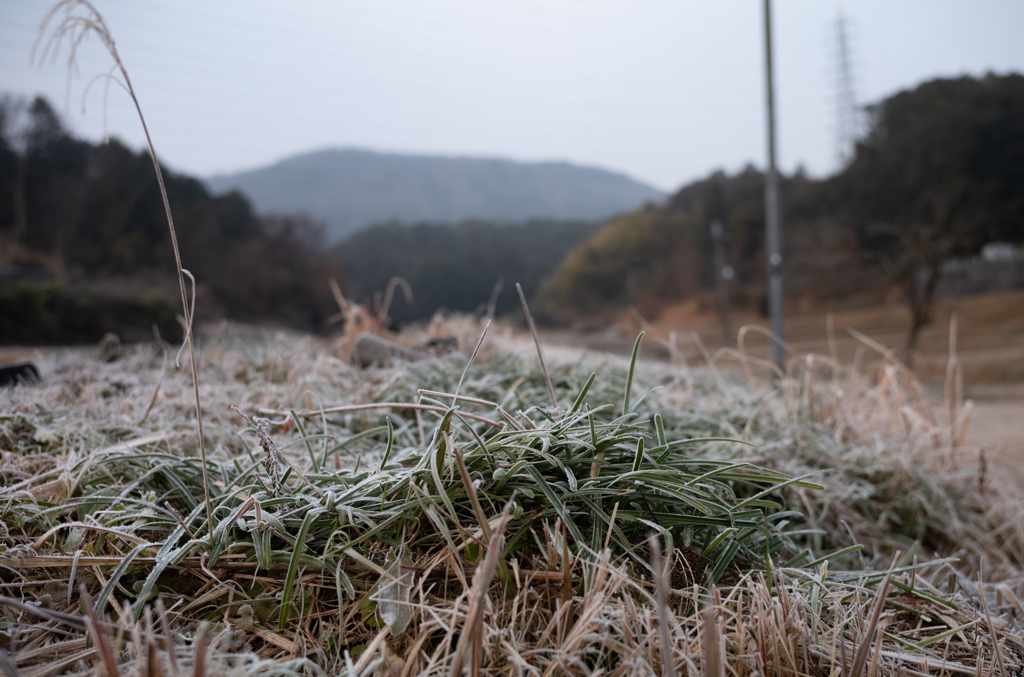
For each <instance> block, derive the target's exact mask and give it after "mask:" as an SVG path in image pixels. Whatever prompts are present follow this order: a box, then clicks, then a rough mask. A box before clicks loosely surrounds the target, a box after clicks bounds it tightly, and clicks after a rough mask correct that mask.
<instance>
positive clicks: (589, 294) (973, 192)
mask: <svg viewBox="0 0 1024 677" xmlns="http://www.w3.org/2000/svg"><path fill="white" fill-rule="evenodd" d="M867 112H868V114H869V119H870V126H869V130H868V132H867V134H866V135H865V136H864V137H863V138H861V139H860V140H859V142H858V143H857V145H856V149H855V153H854V155H853V158H852V160H851V161H850V162H849V164H847V166H845V167H844V168H843V169H842V170H841V171H839V172H837V173H836V174H834V175H833V176H829V177H826V178H824V179H812V178H809V177H807V176H805V175H803V174H801V173H798V174H796V175H792V176H784V177H782V203H783V212H784V222H785V231H784V253H783V260H784V262H785V263H784V265H785V276H786V289H787V295H788V296H789V297H790V299H791V301H795V302H796V303H797V304H810V303H814V302H817V301H821V300H823V299H831V300H837V299H838V300H846V301H847V302H857V301H858V300H865V299H870V298H875V299H876V300H877V299H878V298H879V297H880V296H884V295H887V294H889V292H890V291H891V290H896V291H898V293H899V294H900V295H901V297H902V298H903V300H904V301H905V302H906V304H907V306H908V308H909V310H910V313H911V331H910V336H909V337H908V347H912V346H913V343H914V340H915V339H916V332H917V331H918V330H919V329H920V327H921V326H923V325H924V324H926V323H927V322H928V321H929V319H930V315H929V311H930V307H931V304H932V301H933V299H934V293H935V289H936V286H937V283H938V281H939V279H940V277H941V272H942V266H943V264H944V263H945V262H946V261H949V260H950V259H951V258H953V257H964V256H972V255H975V254H977V253H978V252H979V251H980V250H981V248H982V247H983V246H984V245H986V244H987V243H993V242H1005V243H1011V244H1015V245H1020V244H1021V243H1022V242H1024V77H1021V76H1020V75H1016V74H1011V75H1004V76H997V75H987V76H985V77H982V78H973V77H961V78H953V79H939V80H933V81H930V82H926V83H923V84H921V85H919V86H917V87H915V88H913V89H910V90H905V91H901V92H898V93H897V94H895V95H893V96H891V97H889V98H887V99H885V100H883V101H881V102H880V103H878V104H877V105H874V106H872V107H870V108H869V110H868V111H867ZM764 183H765V181H764V175H763V174H762V173H761V172H759V171H758V170H756V169H754V168H752V167H748V168H747V169H745V170H743V171H741V172H739V173H737V174H734V175H732V176H729V175H726V174H724V173H722V172H716V173H714V174H712V175H711V176H709V177H708V178H706V179H703V180H700V181H696V182H694V183H692V184H689V185H687V186H684V187H683V188H682V189H680V190H679V191H678V192H676V193H675V194H674V195H673V196H671V197H670V198H669V200H668V201H667V203H666V204H665V206H663V207H651V208H647V209H642V210H639V211H636V212H633V213H631V214H627V215H624V216H622V217H619V218H618V219H615V220H613V221H612V222H611V223H609V224H608V225H607V226H605V227H604V228H603V229H602V230H601V231H599V232H598V233H596V234H595V235H594V236H593V237H592V238H590V239H589V240H587V241H586V242H584V243H581V244H580V245H579V246H578V247H577V248H576V249H574V250H573V251H572V252H571V253H570V254H569V255H568V256H567V257H566V259H565V260H564V261H563V262H562V263H561V264H560V265H559V267H558V269H557V270H556V271H555V272H554V273H553V274H552V276H551V277H550V278H549V279H547V280H545V282H544V283H543V284H542V288H541V289H540V291H539V299H538V303H537V307H538V313H539V315H540V316H541V317H542V318H544V319H547V320H549V321H551V320H554V319H561V320H562V321H565V320H567V319H574V318H573V315H575V318H586V317H591V318H593V317H594V316H596V315H599V314H600V313H601V312H602V311H607V310H608V309H614V308H621V307H623V306H625V305H627V304H630V305H634V306H636V307H637V308H638V309H639V310H640V311H641V312H642V313H645V314H647V315H652V316H653V315H656V314H657V313H658V311H659V309H660V308H662V307H664V306H665V305H666V304H667V303H669V302H671V301H675V300H679V299H681V298H688V297H689V298H693V297H702V296H704V297H706V296H707V295H708V292H709V291H710V290H711V289H712V288H713V286H714V283H715V275H716V271H715V269H714V265H713V263H712V261H713V257H712V256H711V249H712V243H711V234H710V224H711V223H712V222H714V221H716V220H718V221H720V222H721V223H722V224H723V226H724V230H725V233H726V261H727V262H728V263H729V265H730V266H731V267H732V268H733V270H734V271H735V277H734V279H733V280H732V284H731V285H730V286H731V290H732V291H731V294H732V296H733V300H734V302H737V303H741V304H743V303H746V304H749V305H753V306H760V305H762V304H763V299H764V289H765V268H766V263H765V251H764Z"/></svg>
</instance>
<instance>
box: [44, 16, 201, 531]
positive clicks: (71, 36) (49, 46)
mask: <svg viewBox="0 0 1024 677" xmlns="http://www.w3.org/2000/svg"><path fill="white" fill-rule="evenodd" d="M79 10H82V11H83V13H84V14H80V13H77V12H78V11H79ZM61 15H63V16H62V18H61V19H60V20H59V22H58V23H57V25H56V26H55V27H54V28H53V31H52V33H50V35H49V37H48V38H46V40H45V42H43V47H42V52H41V53H40V55H39V61H40V63H42V62H45V61H46V60H47V58H48V57H51V56H52V58H53V59H56V58H57V54H58V52H59V50H60V46H61V44H62V43H64V42H65V41H66V42H67V46H68V61H67V68H68V79H69V82H70V78H71V73H72V72H73V71H74V70H75V68H76V66H77V56H78V49H79V47H80V46H81V44H82V42H83V41H85V39H86V38H87V37H88V36H89V35H95V36H96V37H97V38H99V40H100V42H101V43H103V46H104V47H105V48H106V50H107V52H108V53H109V54H110V57H111V58H112V59H113V60H114V67H113V68H112V69H111V71H112V72H111V73H108V74H107V75H106V76H101V77H106V78H107V81H108V82H109V81H110V80H114V81H115V82H118V84H120V85H121V86H122V87H123V88H124V89H125V91H126V92H128V96H129V97H131V100H132V103H133V104H134V105H135V111H136V112H137V113H138V115H139V122H141V123H142V131H143V133H144V134H145V136H146V144H147V145H148V146H149V157H150V159H152V160H153V170H154V171H155V172H156V180H157V184H159V186H160V197H161V198H162V199H163V203H164V212H165V213H166V214H167V227H168V229H169V230H170V233H171V246H172V247H173V249H174V263H175V266H176V267H177V270H178V286H179V288H180V290H181V306H182V313H183V316H184V318H185V341H186V342H187V343H188V353H189V365H190V367H191V371H192V388H193V394H194V396H195V409H196V423H197V425H198V427H199V453H200V457H201V459H202V461H203V490H204V494H205V498H206V514H207V524H208V526H209V534H210V541H211V545H212V541H213V508H212V506H211V503H210V488H209V477H208V475H207V468H206V466H207V463H206V441H205V437H204V435H203V411H202V407H201V406H200V400H199V370H198V368H197V366H196V349H195V341H194V340H193V336H192V325H193V321H194V317H193V313H194V310H195V308H194V302H195V279H194V278H192V274H191V273H189V272H188V271H187V270H185V269H184V268H183V267H182V264H181V252H180V251H179V250H178V235H177V232H176V231H175V229H174V216H173V215H172V214H171V203H170V200H168V198H167V188H166V187H165V186H164V175H163V172H162V171H161V170H160V162H159V161H158V160H157V155H156V147H155V146H154V145H153V138H152V137H151V136H150V134H149V127H148V125H147V124H146V116H145V115H143V114H142V104H141V103H139V97H138V96H136V94H135V88H134V87H133V86H132V80H131V77H130V76H129V75H128V69H127V68H125V66H124V62H123V61H122V60H121V55H120V53H119V52H118V51H117V45H116V44H115V43H114V36H113V34H111V32H110V29H109V28H108V26H107V22H106V21H105V20H104V19H103V16H102V15H101V14H100V12H99V10H97V9H96V8H95V7H94V6H93V4H92V3H91V2H89V0H61V1H60V2H58V3H57V4H56V5H54V6H53V8H52V9H51V10H50V11H49V12H47V14H46V16H45V17H44V18H43V21H42V23H41V24H40V26H39V38H38V39H37V41H36V46H35V47H33V61H34V60H35V59H34V57H35V49H36V47H38V46H39V44H40V41H41V40H43V38H44V36H46V34H47V31H48V30H49V28H50V25H51V22H53V21H54V20H55V19H57V17H59V16H61ZM115 71H116V72H119V73H120V74H121V77H122V78H123V79H124V80H123V81H118V80H116V76H115V75H114V74H113V73H114V72H115ZM69 86H70V85H69ZM86 93H88V88H87V89H86ZM83 97H84V95H83ZM185 275H188V276H189V279H192V284H193V292H192V298H193V305H192V306H190V305H189V302H188V292H187V290H186V288H185ZM147 413H148V412H147Z"/></svg>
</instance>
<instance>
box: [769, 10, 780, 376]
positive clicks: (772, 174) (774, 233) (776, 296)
mask: <svg viewBox="0 0 1024 677" xmlns="http://www.w3.org/2000/svg"><path fill="white" fill-rule="evenodd" d="M764 50H765V74H766V89H767V106H768V172H767V176H766V181H765V188H764V209H765V224H766V226H767V232H766V238H765V239H766V242H765V250H766V253H767V254H768V308H769V313H770V315H771V320H772V332H773V333H774V334H775V336H777V337H778V339H779V340H778V341H772V342H771V344H772V361H773V362H775V364H777V365H779V366H780V367H781V366H783V362H784V361H785V354H784V352H783V350H782V344H781V343H779V341H781V340H783V339H784V337H785V334H784V330H783V322H782V209H781V207H782V205H781V204H780V199H779V175H778V172H777V171H776V169H775V88H774V84H773V82H772V6H771V0H764Z"/></svg>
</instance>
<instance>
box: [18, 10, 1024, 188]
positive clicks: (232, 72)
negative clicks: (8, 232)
mask: <svg viewBox="0 0 1024 677" xmlns="http://www.w3.org/2000/svg"><path fill="white" fill-rule="evenodd" d="M95 4H96V6H97V8H98V9H99V10H100V11H101V12H102V13H103V14H104V16H105V17H106V19H107V22H108V24H109V25H110V28H111V30H112V32H113V34H114V38H115V40H116V41H117V45H118V48H119V50H120V52H121V56H122V58H123V60H124V62H125V64H126V66H127V67H128V70H129V74H130V75H131V77H132V80H133V82H134V84H135V87H136V90H137V92H138V94H139V97H140V99H141V101H142V106H143V111H144V112H145V113H146V115H147V118H148V121H149V125H150V129H151V131H152V133H153V136H154V141H155V143H156V146H157V153H158V155H160V156H161V158H162V160H163V161H164V162H165V163H167V164H169V165H170V166H171V167H172V168H174V169H176V170H179V171H184V172H188V173H192V174H196V175H199V176H205V175H211V174H215V173H218V172H224V171H234V170H239V169H247V168H252V167H255V166H259V165H263V164H266V163H269V162H272V161H274V160H277V159H280V158H283V157H285V156H288V155H291V154H294V153H298V152H302V151H307V150H314V149H318V148H323V147H326V146H344V147H359V148H368V149H377V150H384V151H396V152H414V153H431V154H435V153H436V154H445V155H476V156H494V157H507V158H512V159H519V160H567V161H570V162H574V163H579V164H588V165H597V166H601V167H605V168H608V169H613V170H617V171H622V172H625V173H627V174H629V175H631V176H633V177H634V178H637V179H640V180H642V181H646V182H648V183H651V184H653V185H655V186H657V187H659V188H662V189H665V190H674V189H676V188H678V187H679V186H681V185H682V184H684V183H685V182H687V181H690V180H692V179H694V178H697V177H699V176H703V175H705V174H707V173H708V172H709V171H711V170H713V169H716V168H724V169H726V170H728V171H734V170H736V169H738V168H740V167H741V166H743V165H744V164H746V163H747V162H753V163H754V164H756V165H759V166H763V165H764V157H765V115H764V104H763V101H764V75H763V68H764V66H763V53H764V45H763V32H762V31H763V28H762V3H761V2H760V0H674V1H669V0H633V1H632V2H626V1H623V0H618V1H612V0H473V1H470V0H292V1H290V2H271V1H269V0H218V1H215V0H145V1H144V0H95ZM51 5H52V2H40V1H37V0H0V92H9V93H15V94H20V95H26V96H28V95H34V94H36V93H43V94H45V95H47V96H48V97H49V98H50V99H51V101H52V102H53V103H54V104H55V105H56V106H57V107H58V109H60V110H62V111H63V110H65V108H64V106H65V83H66V79H65V75H66V69H65V68H64V66H63V61H58V63H56V64H48V65H45V66H43V67H42V68H36V67H31V66H30V65H29V53H30V50H31V47H32V44H33V41H34V40H35V36H36V32H37V29H38V25H39V22H40V20H41V19H42V17H43V15H44V13H45V12H46V10H47V9H48V8H49V7H50V6H51ZM773 10H774V16H773V20H774V27H775V46H776V48H775V58H776V64H777V74H776V87H777V100H778V113H777V114H778V119H779V127H778V134H779V159H780V163H781V166H782V168H783V169H784V170H786V171H792V170H793V169H794V168H795V167H796V166H797V165H798V164H802V165H804V166H805V167H806V168H807V169H808V170H809V171H810V172H811V173H812V174H815V175H823V174H825V173H828V172H830V171H831V170H833V169H834V168H835V166H836V160H835V157H836V147H835V108H836V107H835V98H836V95H835V86H834V83H835V80H836V69H835V56H834V55H835V51H836V48H835V40H834V33H835V22H836V17H837V14H838V12H839V11H840V10H842V11H843V13H844V14H845V16H846V17H847V18H848V20H849V23H850V24H851V29H852V34H853V57H854V61H855V64H856V70H855V75H856V91H857V95H858V99H859V100H860V101H861V102H871V101H876V100H878V99H879V98H881V97H884V96H886V95H888V94H891V93H893V92H895V91H896V90H898V89H901V88H904V87H907V86H911V85H913V84H915V83H918V82H920V81H922V80H926V79H929V78H933V77H938V76H952V75H959V74H963V73H970V74H975V75H977V74H981V73H984V72H986V71H989V70H992V71H995V72H998V73H1005V72H1008V71H1024V40H1022V39H1021V37H1020V35H1021V31H1022V30H1024V2H1021V1H1019V0H972V1H970V2H968V1H966V0H964V1H962V2H946V1H937V0H927V1H926V0H900V1H899V2H894V1H893V0H857V1H856V2H852V1H849V0H848V1H847V2H845V3H843V2H835V1H832V0H776V1H775V2H774V3H773ZM109 65H110V60H109V58H108V57H107V56H106V54H105V53H103V52H102V50H101V48H100V46H99V43H98V42H97V41H95V40H93V41H91V42H90V44H88V45H87V46H86V48H85V49H84V51H83V58H82V60H81V64H80V75H79V76H78V77H77V78H75V79H74V80H73V81H72V87H71V92H72V94H71V99H70V104H69V106H68V108H67V112H66V122H67V123H68V125H69V126H70V127H71V129H73V130H74V131H75V132H76V133H78V134H79V135H82V136H84V137H86V138H90V139H99V138H101V136H102V132H103V104H102V88H94V90H93V91H92V93H91V94H90V97H89V99H88V106H87V109H86V112H85V113H84V114H83V113H82V109H81V98H82V91H83V88H84V85H85V84H86V83H87V82H88V81H89V79H90V78H91V76H93V75H95V74H97V73H101V72H105V71H106V70H107V68H109ZM107 125H108V128H109V130H110V133H111V135H113V136H117V137H119V138H121V139H122V140H125V141H126V142H127V143H129V144H130V145H132V146H133V147H136V148H139V147H141V145H142V133H141V128H140V126H139V123H138V121H137V119H136V118H135V117H134V111H133V110H132V108H131V106H130V102H129V101H128V99H127V97H126V96H125V95H124V94H123V93H122V92H120V91H118V90H116V89H111V94H110V101H109V108H108V110H107Z"/></svg>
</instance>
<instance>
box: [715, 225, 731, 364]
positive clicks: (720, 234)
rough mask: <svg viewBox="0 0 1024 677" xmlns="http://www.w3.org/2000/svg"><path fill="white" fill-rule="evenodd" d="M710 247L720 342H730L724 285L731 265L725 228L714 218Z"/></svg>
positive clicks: (727, 307)
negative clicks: (720, 330) (720, 323)
mask: <svg viewBox="0 0 1024 677" xmlns="http://www.w3.org/2000/svg"><path fill="white" fill-rule="evenodd" d="M711 248H712V254H713V255H714V262H715V293H716V295H717V297H718V298H717V301H718V319H719V320H721V322H722V344H723V345H729V344H730V343H732V329H731V328H730V327H729V289H728V288H727V287H726V285H727V284H728V283H729V281H730V280H732V278H733V274H734V273H733V270H732V266H729V265H727V264H726V262H725V228H723V227H722V222H721V221H719V220H718V219H715V220H714V221H712V222H711Z"/></svg>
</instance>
